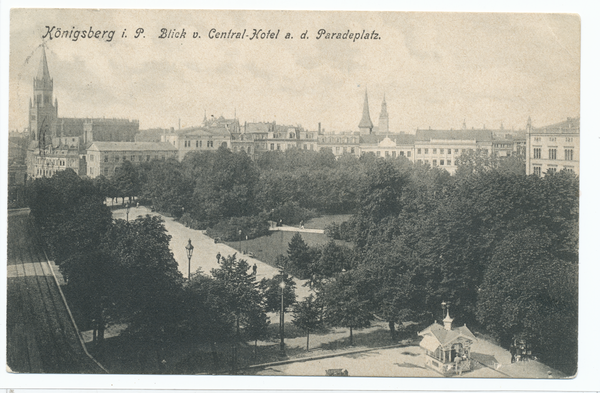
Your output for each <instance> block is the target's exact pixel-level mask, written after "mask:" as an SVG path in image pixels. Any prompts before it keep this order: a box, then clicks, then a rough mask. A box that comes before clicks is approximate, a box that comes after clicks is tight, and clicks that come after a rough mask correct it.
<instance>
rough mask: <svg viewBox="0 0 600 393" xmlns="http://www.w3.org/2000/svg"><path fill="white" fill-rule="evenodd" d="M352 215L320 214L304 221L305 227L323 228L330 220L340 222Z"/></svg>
mask: <svg viewBox="0 0 600 393" xmlns="http://www.w3.org/2000/svg"><path fill="white" fill-rule="evenodd" d="M351 217H352V214H334V215H329V216H321V217H316V218H313V219H310V220H308V221H306V222H305V223H304V228H306V229H325V227H326V226H327V225H329V224H331V223H332V222H335V223H336V224H341V223H342V222H344V221H348V220H349V219H350V218H351Z"/></svg>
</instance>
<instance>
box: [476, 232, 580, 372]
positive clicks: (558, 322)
mask: <svg viewBox="0 0 600 393" xmlns="http://www.w3.org/2000/svg"><path fill="white" fill-rule="evenodd" d="M553 249H554V246H553V245H552V240H551V238H550V237H549V236H547V235H546V234H544V233H542V232H540V231H537V230H535V229H524V230H522V231H519V232H516V233H514V234H510V235H508V236H507V237H506V238H505V239H504V240H503V241H502V242H501V243H500V244H499V245H498V247H497V248H496V251H495V253H494V256H493V258H492V263H491V265H490V266H489V268H488V269H487V271H486V274H485V278H484V281H483V283H482V285H481V292H480V295H479V299H478V302H477V317H478V319H479V320H480V322H482V323H483V324H485V326H486V327H487V328H488V329H489V330H490V331H491V332H493V333H495V334H496V335H497V336H498V337H499V339H500V342H501V344H502V345H503V346H505V347H508V345H509V344H510V343H511V342H512V340H513V339H515V338H516V337H520V338H525V339H526V340H527V341H528V342H529V343H532V344H533V346H534V351H535V352H536V354H538V355H539V356H540V358H541V360H542V362H544V363H546V364H549V365H552V366H554V367H557V368H559V369H561V370H562V371H564V372H566V373H568V374H570V375H573V374H574V373H575V371H576V369H577V328H578V322H577V319H578V318H577V308H578V303H577V298H578V289H577V288H578V269H577V263H576V262H572V261H568V260H564V259H560V258H559V257H557V256H556V254H555V253H554V252H553ZM557 354H560V356H557Z"/></svg>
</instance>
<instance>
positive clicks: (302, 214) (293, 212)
mask: <svg viewBox="0 0 600 393" xmlns="http://www.w3.org/2000/svg"><path fill="white" fill-rule="evenodd" d="M318 216H319V214H318V213H317V212H316V210H313V209H305V208H303V207H300V204H299V203H298V202H286V203H284V204H283V205H282V206H279V207H277V208H276V209H274V210H273V212H271V219H272V220H274V221H279V220H282V221H283V223H284V224H286V225H298V224H299V223H300V221H304V222H306V221H308V220H310V219H311V218H314V217H318Z"/></svg>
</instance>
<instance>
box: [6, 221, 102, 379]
mask: <svg viewBox="0 0 600 393" xmlns="http://www.w3.org/2000/svg"><path fill="white" fill-rule="evenodd" d="M28 224H29V220H28V211H21V212H17V213H12V214H11V213H9V216H8V242H7V248H8V259H7V270H8V272H7V273H8V283H7V284H8V290H7V299H6V303H7V318H6V323H7V340H6V346H7V364H8V367H9V368H10V370H12V371H13V372H20V373H102V372H103V370H102V369H101V368H100V366H99V365H97V364H96V363H95V362H94V361H93V360H92V359H91V358H89V357H88V356H87V355H86V353H85V351H84V349H83V346H82V344H81V342H80V340H79V337H78V333H77V331H76V329H75V327H74V325H73V323H72V321H71V318H70V316H69V313H68V311H67V308H66V306H65V303H64V302H63V299H62V297H61V294H60V292H59V289H58V285H57V284H56V281H55V279H54V276H53V275H52V271H51V270H50V269H51V268H50V266H49V264H48V262H47V260H46V258H45V255H44V253H43V251H42V247H41V246H40V244H39V243H38V241H37V240H36V237H35V236H34V234H33V231H32V230H31V228H30V227H29V225H28Z"/></svg>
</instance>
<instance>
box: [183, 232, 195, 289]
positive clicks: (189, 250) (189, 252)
mask: <svg viewBox="0 0 600 393" xmlns="http://www.w3.org/2000/svg"><path fill="white" fill-rule="evenodd" d="M185 252H186V253H187V257H188V280H189V279H190V267H191V264H192V253H193V252H194V246H192V239H189V240H188V244H187V246H185Z"/></svg>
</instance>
